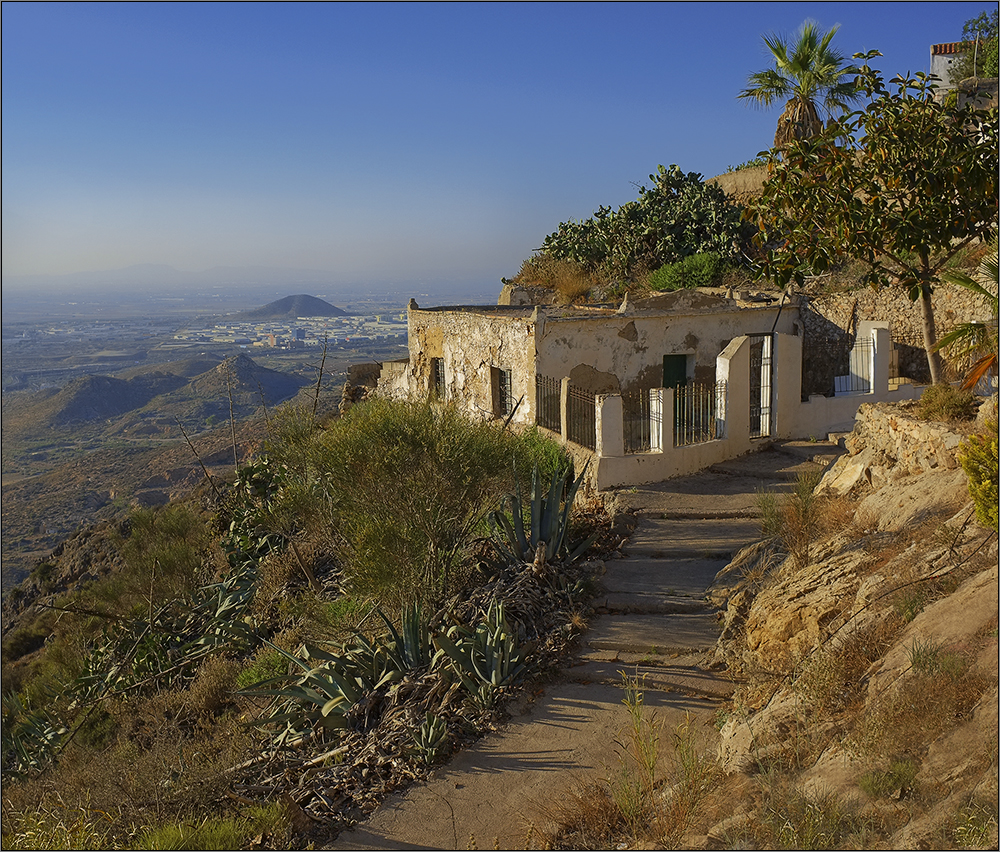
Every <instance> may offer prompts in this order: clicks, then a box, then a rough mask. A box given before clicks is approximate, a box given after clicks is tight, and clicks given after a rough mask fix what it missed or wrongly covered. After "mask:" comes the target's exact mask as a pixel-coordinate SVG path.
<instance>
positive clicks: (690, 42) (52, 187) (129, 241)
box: [2, 2, 995, 288]
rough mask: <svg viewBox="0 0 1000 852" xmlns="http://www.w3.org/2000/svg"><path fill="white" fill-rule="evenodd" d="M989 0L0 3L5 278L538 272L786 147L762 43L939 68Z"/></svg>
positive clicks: (338, 277)
mask: <svg viewBox="0 0 1000 852" xmlns="http://www.w3.org/2000/svg"><path fill="white" fill-rule="evenodd" d="M992 8H995V4H991V3H984V2H908V3H895V2H891V3H853V2H851V3H837V2H828V3H785V2H781V3H756V2H736V3H713V2H698V3H552V4H549V3H525V4H522V3H484V4H463V3H442V4H434V3H432V4H422V3H412V4H411V3H385V4H382V3H361V4H353V3H302V4H299V3H249V4H241V3H221V4H213V3H176V4H174V3H148V4H146V3H138V4H130V3H106V4H105V3H70V4H59V3H16V2H4V3H3V5H2V18H3V20H2V25H3V30H2V38H3V53H2V64H3V69H2V70H3V78H2V89H3V93H2V94H3V97H2V118H3V127H2V134H3V152H2V153H3V161H2V172H3V174H2V178H3V184H2V195H3V247H2V248H3V264H2V266H3V278H4V282H5V286H6V285H7V283H8V282H12V281H14V280H15V279H17V278H18V277H19V276H25V275H59V274H65V273H75V272H89V271H95V270H110V269H118V268H121V267H126V266H130V265H133V264H168V265H170V266H173V267H176V268H177V269H180V270H184V271H198V270H204V269H209V268H212V267H217V266H235V267H243V266H264V267H288V268H293V269H309V270H324V271H326V272H328V273H329V276H330V281H331V282H332V283H334V284H354V285H363V286H371V287H374V288H377V287H379V286H383V285H385V284H387V283H389V282H392V283H394V284H396V285H399V284H403V285H406V284H410V283H412V284H413V285H417V284H418V283H420V282H430V281H433V282H436V283H442V284H448V283H450V282H454V283H455V284H456V285H463V286H468V285H470V284H484V283H490V282H494V283H496V284H497V287H499V281H500V278H501V276H507V277H510V276H512V275H514V274H516V273H517V271H518V269H519V268H520V265H521V262H522V261H523V260H524V259H525V258H527V257H529V256H530V255H531V253H532V251H533V250H534V249H537V248H538V247H539V246H540V245H541V243H542V240H543V239H544V237H545V235H546V234H549V233H551V232H553V231H554V230H555V229H556V228H557V227H558V225H559V223H560V222H562V221H566V220H568V219H585V218H587V217H589V216H590V215H591V214H592V213H593V212H594V211H595V210H596V209H597V208H598V207H599V206H601V205H608V206H611V207H617V206H619V205H621V204H623V203H625V202H626V201H629V200H632V199H634V198H635V197H636V196H637V194H638V191H637V188H636V185H637V184H643V183H645V184H648V183H649V177H648V176H649V175H650V173H652V172H655V171H656V167H657V165H658V164H663V165H670V164H673V163H676V164H677V165H678V166H680V167H681V169H683V170H684V171H686V172H688V171H694V172H699V173H701V174H702V175H703V176H704V177H706V178H708V177H711V176H713V175H716V174H720V173H722V172H725V171H726V169H727V167H729V166H735V165H737V164H739V163H742V162H745V161H746V160H749V159H751V158H753V157H754V156H756V154H757V153H758V152H759V151H761V150H763V149H765V148H768V147H769V146H770V145H771V142H772V140H773V135H774V127H775V123H776V121H777V117H778V114H779V113H780V107H777V106H776V107H773V108H771V109H770V110H767V111H761V110H755V109H753V108H750V107H748V106H747V105H746V104H745V103H744V102H742V101H738V100H737V99H736V95H737V93H738V92H739V91H740V89H741V88H743V87H744V85H745V84H746V78H747V75H748V74H750V73H752V72H754V71H760V70H763V69H764V68H766V67H768V66H769V65H770V64H771V63H769V61H768V57H769V54H768V53H767V50H766V47H765V46H764V44H763V41H762V39H761V36H762V34H764V33H768V32H777V33H781V34H787V35H793V34H794V33H795V31H796V30H798V29H799V27H800V26H801V25H802V23H803V22H804V21H805V20H807V19H811V20H814V21H815V22H817V23H818V24H819V25H820V27H821V28H823V29H824V30H826V29H828V28H830V27H833V26H834V25H837V24H839V25H840V30H839V32H838V34H837V36H836V37H835V39H834V42H833V43H834V46H835V47H837V48H838V49H839V50H840V51H841V52H843V53H844V54H845V55H847V56H850V55H851V54H852V53H855V52H858V51H863V50H869V49H878V50H880V51H881V52H882V53H883V54H884V58H882V59H880V60H876V62H875V63H873V64H875V65H876V67H880V68H881V69H882V70H883V72H885V73H886V76H887V77H889V76H892V75H894V74H896V73H899V72H911V73H912V72H917V71H928V70H929V64H930V45H931V44H934V43H939V42H946V41H955V40H958V39H959V38H960V37H961V34H962V25H963V23H964V21H965V20H967V19H969V18H972V17H975V16H976V15H978V14H979V13H980V12H981V11H984V10H989V9H992Z"/></svg>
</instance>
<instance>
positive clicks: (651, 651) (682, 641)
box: [583, 612, 719, 658]
mask: <svg viewBox="0 0 1000 852" xmlns="http://www.w3.org/2000/svg"><path fill="white" fill-rule="evenodd" d="M718 638H719V622H718V620H717V618H716V616H715V614H714V613H708V612H696V613H675V614H669V615H663V614H659V613H632V614H629V615H616V614H609V615H602V616H600V617H599V618H597V619H595V620H594V622H593V624H592V625H591V627H590V629H589V630H588V631H587V632H586V633H585V634H584V636H583V644H585V645H586V646H587V648H588V649H590V650H592V651H618V652H622V651H625V652H629V653H635V654H642V655H645V656H647V657H649V658H656V657H667V656H670V655H672V654H688V653H697V652H703V651H708V650H709V649H711V648H712V647H714V645H715V642H716V640H717V639H718Z"/></svg>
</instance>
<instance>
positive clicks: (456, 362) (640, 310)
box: [379, 290, 919, 488]
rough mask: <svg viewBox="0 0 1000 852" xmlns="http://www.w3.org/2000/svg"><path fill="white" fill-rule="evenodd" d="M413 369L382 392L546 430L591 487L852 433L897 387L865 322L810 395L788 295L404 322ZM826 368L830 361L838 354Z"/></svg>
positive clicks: (457, 312)
mask: <svg viewBox="0 0 1000 852" xmlns="http://www.w3.org/2000/svg"><path fill="white" fill-rule="evenodd" d="M408 327H409V356H410V357H409V359H408V360H407V361H398V362H390V363H386V364H384V365H383V366H382V370H381V375H380V378H379V393H381V394H385V395H390V396H415V397H424V398H427V397H428V396H429V397H430V398H434V399H440V400H442V401H448V402H452V403H454V404H457V405H459V406H461V407H463V408H465V409H467V410H468V411H470V412H473V413H477V414H479V415H481V416H492V417H498V418H508V417H509V418H511V419H512V421H514V422H516V423H524V424H531V423H535V424H537V425H538V426H540V427H542V428H544V429H548V430H550V431H552V432H553V433H555V434H556V435H558V436H561V437H562V439H563V440H564V441H565V442H567V444H568V445H569V446H570V447H571V448H572V449H574V451H576V452H577V453H578V454H580V453H582V454H584V455H589V456H590V457H591V458H592V462H591V469H590V476H591V478H592V481H593V483H594V484H595V485H596V487H598V488H609V487H614V486H619V485H632V484H640V483H643V482H654V481H659V480H662V479H666V478H668V477H670V476H674V475H678V474H682V473H689V472H693V471H696V470H700V469H702V468H704V467H707V466H708V465H710V464H713V463H715V462H718V461H722V460H724V459H727V458H733V457H735V456H737V455H740V454H742V453H744V452H747V451H748V450H751V449H753V448H754V446H755V444H757V442H759V441H760V440H761V439H767V438H809V437H825V436H826V435H827V434H828V433H829V432H833V431H842V430H849V429H850V428H851V427H852V426H853V421H854V416H855V414H856V412H857V408H858V406H859V405H860V404H861V403H862V402H874V401H888V400H902V399H912V398H915V397H917V396H919V390H918V389H917V388H916V387H914V386H912V385H910V384H907V383H906V382H905V380H904V381H902V382H898V381H897V382H893V387H892V389H890V378H889V377H890V362H891V358H892V345H891V341H890V340H889V331H888V326H887V324H886V323H873V322H861V323H859V324H858V326H857V333H856V339H855V341H854V347H853V349H852V350H851V352H850V356H849V359H848V360H847V361H846V363H845V364H844V365H843V369H842V375H840V376H838V378H837V379H836V385H835V393H834V394H833V395H832V396H829V397H828V396H824V395H810V396H808V398H807V399H805V400H803V395H802V351H803V322H802V319H801V317H800V313H799V303H798V299H797V297H795V296H784V297H782V298H781V299H773V298H765V297H755V298H750V297H744V298H739V297H727V296H725V295H721V294H715V293H706V292H704V291H697V290H681V291H678V292H675V293H669V294H661V295H658V296H655V297H652V298H649V299H645V300H643V301H638V302H634V303H631V304H630V303H629V301H628V298H627V297H626V300H625V302H623V304H622V305H621V306H620V307H618V308H615V307H611V306H599V305H592V306H590V305H588V306H581V307H559V306H554V305H544V306H543V305H496V306H485V307H474V306H452V307H435V308H420V307H419V306H417V304H416V303H415V302H413V301H412V300H411V302H410V307H409V311H408ZM831 357H832V353H831Z"/></svg>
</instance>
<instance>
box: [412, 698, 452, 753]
mask: <svg viewBox="0 0 1000 852" xmlns="http://www.w3.org/2000/svg"><path fill="white" fill-rule="evenodd" d="M411 736H412V738H413V746H412V747H411V748H410V753H411V754H416V755H418V756H419V757H420V759H421V760H422V761H423V762H424V763H426V764H431V763H433V762H434V761H435V760H437V759H438V756H439V755H440V754H441V753H442V751H443V750H444V748H445V746H446V745H447V742H448V726H447V725H446V724H445V721H444V719H442V718H441V717H440V716H435V715H434V714H433V713H432V712H431V711H430V710H428V711H427V715H426V716H425V717H424V720H423V722H421V723H420V727H419V728H417V729H416V730H414V731H413V732H412V733H411Z"/></svg>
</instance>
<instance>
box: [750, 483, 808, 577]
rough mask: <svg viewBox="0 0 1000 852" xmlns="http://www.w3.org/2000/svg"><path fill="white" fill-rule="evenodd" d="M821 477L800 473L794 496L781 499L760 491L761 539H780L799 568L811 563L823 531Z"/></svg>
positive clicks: (758, 506)
mask: <svg viewBox="0 0 1000 852" xmlns="http://www.w3.org/2000/svg"><path fill="white" fill-rule="evenodd" d="M819 480H820V474H819V473H800V474H799V475H798V477H797V478H796V480H795V484H794V485H793V487H792V491H791V493H790V494H786V495H784V496H782V497H780V498H779V496H778V495H777V494H775V493H774V492H773V491H765V490H763V489H761V490H758V491H757V496H756V502H757V511H758V513H759V514H760V524H761V535H762V536H763V537H764V538H773V537H778V538H780V539H781V541H782V542H783V543H784V546H785V547H786V548H787V550H788V552H789V553H791V554H792V558H793V559H794V561H795V564H796V566H797V567H799V568H803V567H805V566H806V565H807V564H808V563H809V554H810V550H811V545H812V541H813V539H815V537H816V535H817V534H818V533H819V531H820V512H819V509H820V498H818V497H817V496H816V494H815V490H816V486H817V485H819Z"/></svg>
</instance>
